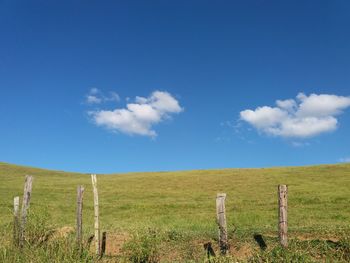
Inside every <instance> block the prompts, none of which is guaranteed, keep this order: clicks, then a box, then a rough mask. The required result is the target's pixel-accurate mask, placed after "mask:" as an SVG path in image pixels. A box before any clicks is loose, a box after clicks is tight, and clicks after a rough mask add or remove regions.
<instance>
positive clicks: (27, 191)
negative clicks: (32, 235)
mask: <svg viewBox="0 0 350 263" xmlns="http://www.w3.org/2000/svg"><path fill="white" fill-rule="evenodd" d="M32 183H33V177H32V176H30V175H26V178H25V183H24V191H23V202H22V209H21V229H20V238H19V245H20V246H21V247H22V246H23V244H24V240H25V225H26V222H27V213H28V208H29V204H30V198H31V195H32Z"/></svg>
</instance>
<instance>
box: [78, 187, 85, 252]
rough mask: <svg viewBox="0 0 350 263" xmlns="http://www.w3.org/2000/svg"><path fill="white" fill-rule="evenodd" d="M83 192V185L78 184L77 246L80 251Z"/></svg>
mask: <svg viewBox="0 0 350 263" xmlns="http://www.w3.org/2000/svg"><path fill="white" fill-rule="evenodd" d="M83 194H84V187H83V186H81V185H79V186H78V188H77V247H78V249H79V252H81V248H82V232H83Z"/></svg>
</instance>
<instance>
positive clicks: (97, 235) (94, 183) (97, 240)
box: [91, 174, 100, 256]
mask: <svg viewBox="0 0 350 263" xmlns="http://www.w3.org/2000/svg"><path fill="white" fill-rule="evenodd" d="M91 181H92V187H93V191H94V215H95V216H94V218H95V224H94V228H95V249H96V255H98V256H99V255H100V223H99V212H98V192H97V179H96V174H92V175H91Z"/></svg>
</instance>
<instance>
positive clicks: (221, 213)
mask: <svg viewBox="0 0 350 263" xmlns="http://www.w3.org/2000/svg"><path fill="white" fill-rule="evenodd" d="M225 200H226V194H225V193H221V194H217V196H216V220H217V224H218V226H219V246H220V251H221V254H224V255H225V254H226V252H227V250H228V238H227V225H226V210H225Z"/></svg>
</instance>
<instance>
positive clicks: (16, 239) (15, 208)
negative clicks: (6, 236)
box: [13, 196, 20, 246]
mask: <svg viewBox="0 0 350 263" xmlns="http://www.w3.org/2000/svg"><path fill="white" fill-rule="evenodd" d="M19 230H20V226H19V196H16V197H15V198H13V241H14V244H15V245H16V246H18V244H19Z"/></svg>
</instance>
